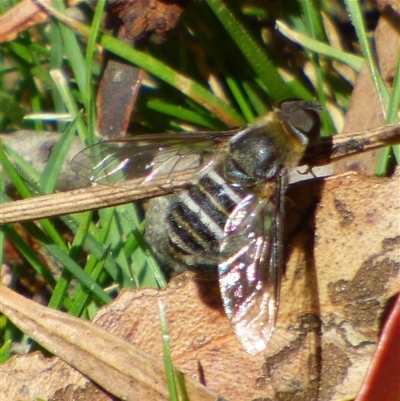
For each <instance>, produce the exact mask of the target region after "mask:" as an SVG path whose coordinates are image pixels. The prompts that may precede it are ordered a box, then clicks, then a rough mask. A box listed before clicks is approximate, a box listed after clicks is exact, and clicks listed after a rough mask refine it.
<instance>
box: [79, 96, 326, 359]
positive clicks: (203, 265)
mask: <svg viewBox="0 0 400 401" xmlns="http://www.w3.org/2000/svg"><path fill="white" fill-rule="evenodd" d="M319 111H320V107H319V105H318V104H317V103H316V102H314V101H312V102H309V101H304V100H287V101H285V102H283V103H282V104H281V105H280V106H279V108H277V109H275V110H274V111H273V112H270V113H268V114H266V115H265V116H263V117H260V118H258V119H257V120H255V121H254V122H253V123H251V124H249V125H247V126H246V127H244V128H237V129H233V130H228V131H222V132H197V133H179V134H168V135H146V136H137V137H135V138H134V139H132V140H120V141H110V142H103V143H99V144H96V145H93V146H91V147H89V148H87V149H85V150H83V151H82V152H81V153H79V154H78V155H77V156H75V158H74V159H73V160H72V168H73V169H74V170H75V171H76V172H78V173H79V174H81V175H83V176H85V177H86V178H88V179H90V180H91V181H92V182H98V183H103V184H111V185H124V182H125V180H127V179H130V178H138V177H143V181H142V182H141V184H140V185H142V186H148V185H150V186H151V185H158V186H161V187H162V186H163V185H165V184H170V183H173V181H174V179H175V178H176V177H178V176H179V175H180V174H182V172H183V171H186V170H187V169H194V174H193V176H192V178H191V179H190V181H189V182H188V184H187V187H186V188H185V189H184V190H180V191H179V192H177V193H174V194H172V195H169V196H166V197H164V198H159V199H160V200H156V201H155V202H153V203H151V204H150V206H149V217H148V221H149V223H148V226H147V228H146V236H147V238H149V239H150V241H151V242H152V243H151V244H150V245H151V247H152V249H153V251H154V253H155V255H156V256H157V258H158V259H159V261H160V263H161V264H163V265H164V267H165V268H166V270H167V271H168V272H169V274H171V275H173V274H176V273H179V272H181V271H183V270H186V269H195V270H197V271H200V272H215V271H217V272H218V278H219V286H220V290H221V295H222V301H223V306H224V310H225V313H226V315H227V317H228V318H229V320H230V322H231V324H232V327H233V329H234V331H235V334H236V336H237V338H238V339H239V341H240V343H241V344H242V346H243V347H244V348H245V350H246V351H247V352H248V353H249V354H252V355H256V354H258V353H259V352H261V351H262V350H264V349H265V347H266V345H267V343H268V341H269V339H270V337H271V335H272V332H273V328H274V325H275V321H276V317H277V310H278V305H279V289H280V281H281V276H282V269H283V260H282V230H283V217H284V197H285V192H286V189H287V186H288V169H290V168H292V167H296V166H297V165H298V164H299V162H300V160H301V158H302V157H303V155H304V152H305V150H306V148H307V145H308V144H309V142H310V140H312V138H313V137H315V135H316V134H317V135H318V133H319V128H320V117H319ZM160 227H162V228H163V230H162V231H163V232H161V233H160Z"/></svg>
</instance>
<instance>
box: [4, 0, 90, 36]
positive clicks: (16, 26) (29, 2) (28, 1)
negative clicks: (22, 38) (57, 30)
mask: <svg viewBox="0 0 400 401" xmlns="http://www.w3.org/2000/svg"><path fill="white" fill-rule="evenodd" d="M82 1H83V0H69V1H67V3H68V5H70V6H72V5H75V4H78V3H80V2H82ZM48 3H49V4H51V3H52V0H48ZM48 19H49V15H48V13H47V12H46V11H45V10H43V8H42V7H41V6H40V5H39V4H37V3H36V2H35V1H34V0H23V1H20V2H19V3H18V4H16V5H15V6H14V7H12V8H10V10H8V11H7V12H6V13H4V14H3V15H2V16H0V26H1V30H0V43H2V42H8V41H11V40H13V39H15V37H16V36H17V35H18V34H19V33H20V32H23V31H25V30H26V29H28V28H30V27H32V26H35V25H36V24H40V23H42V22H45V21H47V20H48Z"/></svg>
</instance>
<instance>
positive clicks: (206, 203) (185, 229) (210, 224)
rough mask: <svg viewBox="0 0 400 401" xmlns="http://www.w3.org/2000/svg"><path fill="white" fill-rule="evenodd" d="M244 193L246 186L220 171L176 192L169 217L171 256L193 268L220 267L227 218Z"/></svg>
mask: <svg viewBox="0 0 400 401" xmlns="http://www.w3.org/2000/svg"><path fill="white" fill-rule="evenodd" d="M242 196H243V189H242V187H241V186H240V185H236V186H234V185H232V184H229V183H228V182H226V181H225V180H224V178H223V177H222V176H221V175H220V174H219V172H218V171H216V170H212V171H210V172H208V173H207V174H206V175H204V176H203V177H202V178H201V179H200V180H199V181H198V183H197V184H195V185H192V186H191V187H190V188H189V189H188V190H187V191H185V192H182V193H181V194H179V195H176V196H175V199H174V201H173V202H172V203H171V205H170V209H169V212H168V215H167V219H166V222H167V227H166V228H167V233H168V246H169V253H170V255H171V257H172V258H173V259H175V260H176V261H181V262H183V263H185V264H187V265H189V266H190V267H192V266H193V267H196V268H199V269H202V268H203V269H204V268H206V269H207V268H212V267H216V265H217V264H218V263H217V262H218V261H217V254H218V248H219V243H220V241H221V239H222V237H223V234H224V226H225V223H226V220H227V218H228V217H229V215H230V214H231V212H232V210H233V209H234V207H235V206H236V205H237V204H238V203H239V202H240V201H241V200H242Z"/></svg>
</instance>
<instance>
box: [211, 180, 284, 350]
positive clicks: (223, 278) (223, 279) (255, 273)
mask: <svg viewBox="0 0 400 401" xmlns="http://www.w3.org/2000/svg"><path fill="white" fill-rule="evenodd" d="M267 185H271V189H272V190H273V192H275V195H276V196H271V197H267V198H260V197H259V196H257V195H255V194H250V195H248V196H247V197H245V198H244V199H243V200H242V202H241V203H239V205H238V206H237V207H236V208H235V210H234V211H233V212H232V214H231V215H230V216H229V218H228V221H227V223H226V225H225V237H224V239H223V241H222V244H221V247H220V254H221V258H222V260H223V262H221V263H220V264H219V266H218V272H219V284H220V290H221V295H222V299H223V304H224V309H225V313H226V314H227V316H228V318H229V320H230V321H231V323H232V326H233V329H234V331H235V334H236V336H237V337H238V339H239V340H240V342H241V344H242V346H243V347H244V348H245V350H246V351H247V352H248V353H249V354H251V355H256V354H258V353H259V352H261V351H262V350H264V349H265V347H266V345H267V343H268V341H269V340H270V338H271V335H272V331H273V329H274V325H275V320H276V314H277V306H278V301H279V299H278V298H279V285H280V277H281V272H282V261H281V257H280V246H281V245H280V244H281V238H280V237H281V230H280V227H281V219H282V214H281V211H280V210H279V204H280V202H276V200H277V199H279V193H280V188H279V185H278V184H276V183H270V184H267Z"/></svg>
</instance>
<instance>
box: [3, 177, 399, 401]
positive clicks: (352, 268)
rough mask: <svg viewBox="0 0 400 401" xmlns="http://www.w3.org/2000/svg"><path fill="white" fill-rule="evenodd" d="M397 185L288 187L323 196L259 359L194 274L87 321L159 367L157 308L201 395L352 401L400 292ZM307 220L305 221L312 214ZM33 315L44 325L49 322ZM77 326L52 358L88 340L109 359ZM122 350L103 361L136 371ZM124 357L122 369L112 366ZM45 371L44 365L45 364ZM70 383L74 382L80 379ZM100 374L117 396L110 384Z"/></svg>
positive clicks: (361, 180)
mask: <svg viewBox="0 0 400 401" xmlns="http://www.w3.org/2000/svg"><path fill="white" fill-rule="evenodd" d="M399 181H400V175H399V174H397V175H396V176H394V177H392V178H391V179H380V180H378V179H372V178H365V177H362V176H359V175H357V174H348V175H343V176H340V177H333V178H330V179H328V180H326V182H325V183H324V185H323V187H322V189H320V188H318V187H319V185H318V183H317V184H316V183H313V184H307V185H299V186H298V188H294V189H293V190H292V191H291V194H290V195H291V197H292V198H294V197H295V194H296V192H300V193H299V196H300V197H301V198H302V197H303V194H310V193H312V191H315V190H316V193H318V191H319V190H321V194H320V195H321V202H320V203H319V204H318V206H317V211H316V217H315V223H313V224H309V225H305V224H302V223H301V221H300V225H297V229H295V231H294V234H293V239H292V240H291V241H290V243H291V245H290V246H289V250H290V252H289V253H290V257H289V262H288V266H287V272H286V277H285V279H284V280H283V283H282V293H281V305H280V311H279V317H278V322H277V327H276V330H275V333H274V336H273V338H272V341H271V343H270V344H269V347H268V349H267V352H266V353H265V354H264V355H258V356H256V357H251V356H250V355H248V354H247V353H246V352H245V351H244V350H243V349H242V348H241V346H240V344H239V342H238V341H237V339H236V337H235V336H234V334H233V331H232V330H231V328H230V326H229V324H228V321H227V319H226V317H225V315H224V313H223V311H222V308H221V303H220V299H219V295H218V287H217V285H216V283H215V282H213V280H211V279H205V278H204V279H199V278H193V277H191V275H188V276H183V277H182V278H178V279H177V280H174V281H173V282H172V283H171V285H170V286H169V288H168V289H166V290H164V291H160V292H158V291H156V290H150V289H149V290H142V291H124V292H123V293H121V295H120V296H119V297H118V299H117V300H116V301H115V302H113V303H112V304H110V305H109V306H107V307H105V308H103V309H101V310H100V311H99V313H98V315H97V316H96V318H95V324H96V325H99V326H101V327H102V328H104V329H105V330H107V331H108V332H110V333H112V334H114V335H115V336H113V335H110V337H107V338H108V341H109V342H110V344H111V346H112V347H113V348H114V350H115V346H116V345H115V343H114V341H115V337H116V336H117V337H122V338H124V339H125V340H127V341H128V342H129V343H131V344H134V345H135V347H138V348H139V349H140V350H141V351H145V352H148V353H150V354H152V355H153V356H154V357H156V359H155V360H158V361H160V360H161V359H162V349H161V332H160V326H159V316H158V300H161V301H162V302H163V303H164V305H165V307H166V313H167V318H168V325H169V334H170V342H171V345H172V354H173V362H174V364H175V365H176V367H177V368H178V369H180V370H181V371H182V372H184V373H185V374H186V375H188V376H191V377H192V378H194V379H196V380H199V379H200V378H204V379H205V382H206V384H207V386H208V387H209V388H210V389H212V390H213V391H216V392H217V393H219V394H221V395H223V396H224V397H226V398H227V399H229V400H233V401H234V400H245V399H257V398H259V397H271V398H272V399H273V397H275V399H280V400H282V399H283V400H286V399H290V400H292V399H306V400H309V401H311V400H317V399H318V400H336V399H341V398H343V397H346V396H348V395H349V394H350V395H351V394H355V393H356V392H357V391H358V388H359V386H360V384H361V381H362V378H363V376H364V374H365V372H366V369H367V367H368V364H369V362H370V359H371V357H372V354H373V352H374V350H375V343H376V341H377V338H378V333H379V330H380V328H381V326H382V322H383V315H384V313H385V308H386V306H387V304H388V303H389V300H390V298H391V297H393V296H394V295H395V294H396V293H398V292H399V291H400V281H399V278H400V274H399V271H400V252H399V250H400V221H399V216H400V197H399V196H398V195H399V188H400V185H399V184H400V183H399ZM315 186H317V188H315ZM311 198H313V196H312V197H311ZM306 217H307V216H306ZM306 220H307V221H310V219H309V216H308V218H306ZM312 220H313V219H311V222H312ZM299 226H300V227H304V228H305V231H304V230H300V229H299ZM314 230H315V235H314ZM295 234H296V235H295ZM314 245H315V246H314ZM3 298H4V295H3ZM25 308H26V307H25ZM57 313H58V312H57ZM68 318H69V317H68ZM37 319H38V317H37ZM40 319H41V321H42V322H43V324H44V325H45V326H46V327H49V324H50V323H49V320H48V318H47V317H46V316H42V317H41V318H40ZM65 319H67V317H66V316H65V315H64V317H63V319H62V320H60V319H58V318H57V319H56V320H54V323H55V324H56V325H58V327H59V328H60V329H61V330H62V331H63V332H67V330H68V324H67V323H66V320H65ZM25 320H26V319H25ZM84 323H85V322H84ZM85 324H87V325H88V326H87V333H83V332H82V330H79V335H76V334H75V335H74V336H73V343H74V344H75V347H72V345H71V344H70V345H68V347H70V346H71V347H72V348H66V345H64V344H63V343H61V342H60V339H58V340H56V342H55V344H58V346H57V347H56V348H52V350H53V352H55V353H56V354H58V355H60V353H62V354H63V355H64V354H65V353H66V351H67V354H69V355H70V358H71V359H72V360H73V361H76V360H77V359H82V354H83V352H86V351H85V349H86V348H87V346H88V344H89V343H90V345H91V346H93V347H94V348H96V349H97V353H100V354H103V353H105V352H106V353H107V352H108V351H105V349H106V348H105V347H106V345H107V344H105V342H104V340H100V341H103V342H101V344H100V343H99V342H98V339H97V336H98V334H97V333H98V330H99V329H92V328H91V327H90V324H89V323H85ZM319 333H322V334H319ZM66 335H67V334H66ZM42 342H43V343H44V345H46V344H47V340H42ZM117 343H118V340H117ZM119 349H121V352H116V354H113V355H112V356H110V358H113V360H112V361H111V362H112V364H113V365H114V366H115V365H118V366H126V364H128V365H129V364H131V365H135V366H136V364H137V362H135V359H134V358H133V359H129V358H132V355H127V354H128V351H127V348H126V347H125V346H122V345H121V346H120V347H119ZM122 349H123V351H122ZM135 349H136V348H135ZM99 350H101V352H99ZM141 351H140V352H141ZM122 353H124V354H125V356H126V359H125V361H124V362H122V361H120V359H119V358H120V357H121V354H122ZM61 356H62V355H61ZM62 357H63V358H64V356H62ZM23 358H27V357H23ZM17 360H18V358H14V359H13V360H12V361H10V362H8V363H7V364H6V365H5V366H3V367H2V375H5V374H7V375H10V373H9V372H10V371H12V369H15V363H17ZM82 361H83V362H85V361H86V362H85V363H86V365H88V364H89V365H90V364H92V366H93V367H96V365H100V364H102V363H103V362H102V361H100V360H93V362H92V363H89V362H87V360H86V356H85V358H83V359H82ZM129 361H130V362H129ZM132 361H133V362H132ZM147 362H148V359H146V363H147ZM48 363H49V366H53V364H54V360H53V359H49V360H48ZM69 363H71V361H70V362H69ZM143 363H144V362H143ZM158 363H160V362H158ZM10 366H11V367H10ZM75 366H77V365H75ZM97 367H98V366H97ZM78 368H79V369H80V370H82V369H81V368H80V367H79V366H78ZM31 369H32V367H31V365H29V366H28V367H27V369H26V372H25V373H24V374H23V373H22V372H20V376H19V377H18V380H14V381H11V382H10V386H11V385H12V386H13V388H15V391H16V390H17V389H19V391H22V388H23V387H24V386H28V388H29V386H30V380H31V379H30V378H31V377H32V372H31ZM124 369H125V368H124ZM5 372H6V373H5ZM7 372H8V373H7ZM68 374H71V375H72V373H68ZM85 374H87V375H89V376H90V375H91V373H87V372H85ZM145 376H146V374H145ZM3 377H4V376H3ZM9 377H10V380H11V378H12V375H11V376H9ZM24 377H26V380H25V379H24ZM71 377H73V380H71V384H73V383H76V381H77V380H81V378H79V376H71ZM107 377H108V380H107V381H108V382H110V381H111V382H112V383H113V387H114V389H115V387H116V382H115V381H114V379H113V380H110V377H109V376H107ZM151 377H154V372H153V371H152V373H151ZM97 382H99V381H98V380H97ZM58 385H59V382H58V381H57V380H56V381H55V386H56V387H57V386H58ZM63 385H65V384H63ZM9 388H11V387H9ZM54 390H56V389H54ZM2 391H3V394H4V391H5V390H2ZM285 397H286V398H285ZM295 397H300V398H295ZM301 397H302V398H301ZM6 399H9V398H8V397H6ZM147 399H149V398H147ZM194 399H195V398H194Z"/></svg>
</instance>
